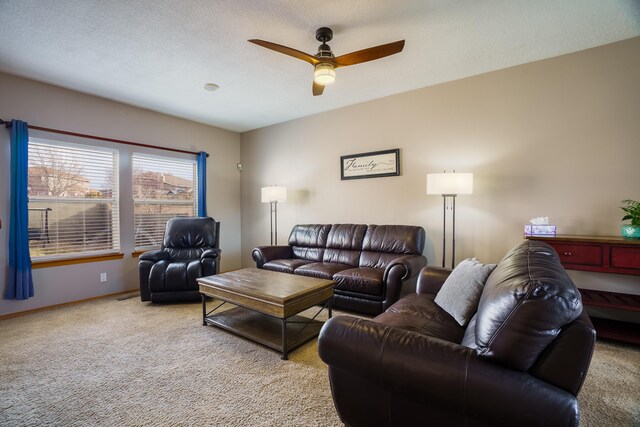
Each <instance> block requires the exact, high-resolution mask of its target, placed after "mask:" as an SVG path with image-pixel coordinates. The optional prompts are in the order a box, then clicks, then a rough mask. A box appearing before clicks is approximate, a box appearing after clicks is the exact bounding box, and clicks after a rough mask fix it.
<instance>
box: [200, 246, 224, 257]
mask: <svg viewBox="0 0 640 427" xmlns="http://www.w3.org/2000/svg"><path fill="white" fill-rule="evenodd" d="M221 252H222V250H221V249H218V248H212V249H207V250H206V251H204V252H202V255H200V259H201V260H204V259H205V258H213V259H216V258H218V257H219V256H220V253H221Z"/></svg>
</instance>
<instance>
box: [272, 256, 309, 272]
mask: <svg viewBox="0 0 640 427" xmlns="http://www.w3.org/2000/svg"><path fill="white" fill-rule="evenodd" d="M312 262H313V261H308V260H305V259H299V258H293V259H274V260H273V261H269V262H265V263H264V264H263V265H262V268H264V269H265V270H271V271H279V272H280V273H289V274H292V273H293V272H294V271H295V269H296V268H298V267H301V266H303V265H305V264H311V263H312Z"/></svg>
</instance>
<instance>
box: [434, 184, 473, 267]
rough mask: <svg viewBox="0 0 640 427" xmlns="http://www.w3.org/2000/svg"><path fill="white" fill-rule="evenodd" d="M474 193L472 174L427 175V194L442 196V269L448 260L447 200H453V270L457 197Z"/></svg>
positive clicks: (453, 265) (452, 265)
mask: <svg viewBox="0 0 640 427" xmlns="http://www.w3.org/2000/svg"><path fill="white" fill-rule="evenodd" d="M472 193H473V174H472V173H456V171H453V173H446V172H444V173H433V174H427V194H433V195H436V194H438V195H441V196H442V267H443V268H444V267H445V265H446V258H447V199H448V198H449V197H450V198H451V223H452V224H451V226H452V231H451V268H454V267H455V264H456V197H457V196H458V195H459V194H472Z"/></svg>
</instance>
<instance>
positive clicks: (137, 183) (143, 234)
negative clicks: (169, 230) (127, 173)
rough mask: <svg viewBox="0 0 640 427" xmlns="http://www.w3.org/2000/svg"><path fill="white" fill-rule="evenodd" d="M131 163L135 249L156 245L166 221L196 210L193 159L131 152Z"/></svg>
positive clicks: (160, 241) (195, 183)
mask: <svg viewBox="0 0 640 427" xmlns="http://www.w3.org/2000/svg"><path fill="white" fill-rule="evenodd" d="M132 165H133V203H134V212H133V216H134V224H135V247H136V250H142V249H149V248H154V247H160V244H161V243H162V237H163V235H164V228H165V224H166V223H167V220H169V219H170V218H173V217H174V216H195V215H196V213H197V212H198V205H197V200H198V197H197V194H198V183H197V170H196V162H195V160H184V159H176V158H169V157H159V156H151V155H148V154H139V153H134V154H133V158H132Z"/></svg>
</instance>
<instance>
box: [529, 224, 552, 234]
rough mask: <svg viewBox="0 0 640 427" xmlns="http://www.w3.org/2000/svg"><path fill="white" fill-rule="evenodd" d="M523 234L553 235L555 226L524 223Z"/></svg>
mask: <svg viewBox="0 0 640 427" xmlns="http://www.w3.org/2000/svg"><path fill="white" fill-rule="evenodd" d="M524 235H525V236H555V235H556V226H555V225H535V224H525V226H524Z"/></svg>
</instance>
